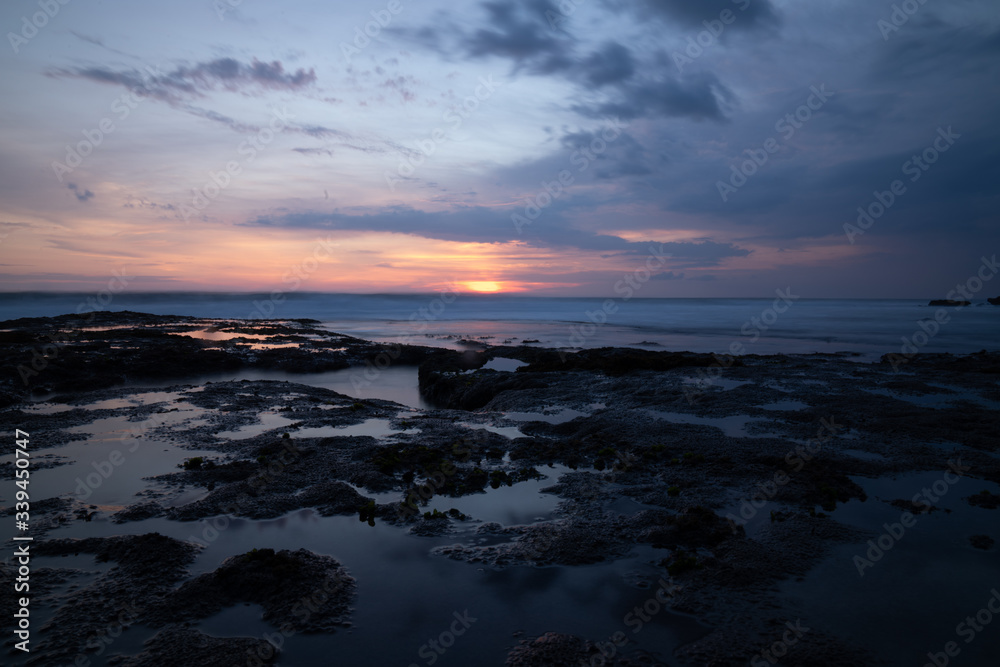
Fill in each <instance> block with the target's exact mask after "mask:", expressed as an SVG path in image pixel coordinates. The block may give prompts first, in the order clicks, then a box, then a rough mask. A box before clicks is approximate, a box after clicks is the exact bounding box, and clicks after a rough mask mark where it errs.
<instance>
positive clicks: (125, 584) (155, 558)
mask: <svg viewBox="0 0 1000 667" xmlns="http://www.w3.org/2000/svg"><path fill="white" fill-rule="evenodd" d="M34 548H35V553H36V555H41V556H70V555H77V554H93V555H94V556H95V560H96V561H97V562H99V563H100V562H110V563H114V566H113V567H111V568H110V569H109V570H107V571H106V572H103V573H101V574H99V575H98V576H97V577H96V578H95V579H94V581H93V582H92V583H90V584H88V585H86V586H83V587H82V588H80V589H79V590H76V591H74V592H72V593H69V594H67V595H66V597H65V600H64V603H63V604H62V605H61V606H59V607H58V609H57V610H56V612H55V614H54V615H53V616H52V618H51V619H50V620H49V621H48V622H47V623H45V624H44V625H42V626H41V627H40V628H39V630H40V632H39V637H40V640H39V642H38V644H37V645H35V646H33V650H32V654H33V656H34V657H33V660H38V661H42V662H44V663H45V664H63V663H69V662H73V660H74V656H76V655H78V654H80V653H82V652H84V650H85V648H86V644H87V642H88V641H90V640H91V639H92V638H93V637H94V636H95V635H101V636H103V635H105V634H107V632H108V629H109V628H111V627H115V628H116V629H117V630H120V629H121V627H123V626H127V625H129V624H131V623H134V622H137V621H138V620H139V619H140V618H142V617H143V615H144V613H145V609H146V608H147V605H148V604H149V602H150V601H151V600H156V599H158V598H160V597H162V596H164V595H166V594H167V592H168V591H170V590H171V589H172V588H173V586H174V585H175V584H176V583H177V582H178V581H179V580H180V579H182V578H183V577H184V575H185V574H186V568H187V566H188V565H189V564H190V563H191V562H192V561H193V560H194V557H195V554H196V553H197V552H198V550H199V548H200V547H198V546H197V545H195V544H191V543H188V542H181V541H180V540H175V539H173V538H170V537H165V536H163V535H160V534H159V533H149V534H146V535H123V536H115V537H89V538H84V539H54V540H46V541H43V542H38V543H36V544H35V546H34Z"/></svg>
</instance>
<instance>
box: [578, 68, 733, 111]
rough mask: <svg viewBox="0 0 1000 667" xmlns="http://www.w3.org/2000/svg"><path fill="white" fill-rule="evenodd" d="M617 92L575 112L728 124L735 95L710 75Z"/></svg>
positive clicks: (669, 79) (632, 86)
mask: <svg viewBox="0 0 1000 667" xmlns="http://www.w3.org/2000/svg"><path fill="white" fill-rule="evenodd" d="M616 93H617V94H616V95H614V96H612V97H611V99H610V100H608V101H605V102H600V103H597V104H577V105H575V106H574V110H575V111H577V112H578V113H580V114H582V115H584V116H589V117H591V118H602V117H607V116H614V117H617V118H626V119H632V118H639V117H643V116H662V117H667V118H677V117H686V118H691V119H692V120H715V121H725V120H726V113H725V108H726V107H728V106H730V105H732V104H733V103H734V102H735V96H734V95H733V93H732V92H731V91H730V90H729V89H728V88H727V87H726V86H724V85H722V83H721V82H720V81H719V80H718V79H717V78H716V77H715V75H713V74H709V73H707V72H698V73H693V74H690V75H687V76H683V77H672V76H669V75H666V76H663V77H662V80H652V79H646V80H642V81H635V82H631V83H628V84H625V85H623V86H621V87H619V89H618V90H617V91H616Z"/></svg>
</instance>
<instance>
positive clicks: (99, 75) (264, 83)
mask: <svg viewBox="0 0 1000 667" xmlns="http://www.w3.org/2000/svg"><path fill="white" fill-rule="evenodd" d="M49 75H50V76H55V77H71V78H79V79H87V80H90V81H95V82H98V83H108V84H117V85H121V86H124V87H126V88H129V89H133V90H136V91H138V92H140V93H141V94H143V95H150V96H152V97H154V98H156V99H159V100H163V101H165V102H169V103H171V104H180V103H181V102H182V101H185V100H191V99H196V98H200V97H204V96H205V94H206V93H209V92H213V91H217V90H225V91H230V92H240V93H242V94H244V95H256V94H259V93H260V92H262V91H264V90H285V91H296V90H301V89H304V88H307V87H309V86H311V85H313V84H314V83H315V82H316V73H315V71H314V70H313V69H309V70H305V69H298V70H295V71H294V72H286V71H285V68H284V65H282V64H281V62H280V61H277V60H275V61H273V62H270V63H266V62H262V61H260V60H257V59H256V58H255V59H254V60H253V61H251V62H249V63H244V62H240V61H238V60H236V59H234V58H217V59H215V60H208V61H205V62H201V63H196V64H195V65H190V66H189V65H179V66H177V67H175V68H174V69H173V70H171V71H168V72H166V73H164V72H162V71H160V70H159V69H158V68H152V67H150V68H147V69H146V71H145V72H143V71H141V70H138V69H129V70H118V71H116V70H112V69H110V68H108V67H101V66H93V67H75V68H69V69H59V70H54V71H51V72H49Z"/></svg>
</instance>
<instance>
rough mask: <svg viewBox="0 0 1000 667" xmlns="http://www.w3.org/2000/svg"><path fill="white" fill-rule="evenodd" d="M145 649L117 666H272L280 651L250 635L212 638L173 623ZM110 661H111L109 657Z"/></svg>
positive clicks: (118, 662)
mask: <svg viewBox="0 0 1000 667" xmlns="http://www.w3.org/2000/svg"><path fill="white" fill-rule="evenodd" d="M145 647H146V648H145V650H144V651H143V652H142V653H139V654H138V655H135V656H131V657H127V658H123V657H121V656H119V660H118V661H115V662H116V667H161V665H191V666H192V667H194V666H196V665H197V666H204V667H214V666H215V665H238V664H248V658H249V657H253V658H254V660H253V664H256V665H271V664H274V661H275V660H276V659H277V655H278V654H277V652H276V651H275V650H274V647H273V646H271V644H269V643H267V642H266V641H264V640H263V639H252V638H249V637H212V636H209V635H206V634H203V633H201V632H199V631H197V630H195V629H193V628H185V627H180V626H176V625H171V626H168V627H166V628H164V629H163V630H161V631H160V632H158V633H156V634H155V635H153V637H152V638H151V639H149V640H148V641H146V643H145ZM109 662H110V660H109Z"/></svg>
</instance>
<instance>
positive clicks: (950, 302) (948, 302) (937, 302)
mask: <svg viewBox="0 0 1000 667" xmlns="http://www.w3.org/2000/svg"><path fill="white" fill-rule="evenodd" d="M927 305H928V306H944V307H947V306H956V307H957V306H971V305H972V302H971V301H961V300H956V299H934V300H933V301H931V302H930V303H928V304H927Z"/></svg>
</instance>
